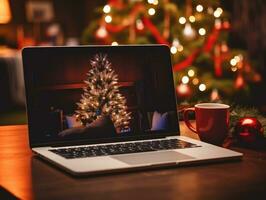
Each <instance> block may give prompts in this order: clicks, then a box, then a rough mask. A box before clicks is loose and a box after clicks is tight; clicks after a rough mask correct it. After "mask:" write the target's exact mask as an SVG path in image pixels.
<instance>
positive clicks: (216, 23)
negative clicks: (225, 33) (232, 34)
mask: <svg viewBox="0 0 266 200" xmlns="http://www.w3.org/2000/svg"><path fill="white" fill-rule="evenodd" d="M214 27H215V28H216V29H221V28H222V21H221V20H220V19H215V21H214Z"/></svg>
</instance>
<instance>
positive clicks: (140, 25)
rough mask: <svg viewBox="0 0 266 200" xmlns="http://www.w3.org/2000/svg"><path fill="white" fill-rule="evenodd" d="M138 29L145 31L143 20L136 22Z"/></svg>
mask: <svg viewBox="0 0 266 200" xmlns="http://www.w3.org/2000/svg"><path fill="white" fill-rule="evenodd" d="M136 28H137V29H138V30H143V29H144V24H143V22H142V20H141V19H137V20H136Z"/></svg>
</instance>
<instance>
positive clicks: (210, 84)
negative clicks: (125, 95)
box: [82, 0, 261, 103]
mask: <svg viewBox="0 0 266 200" xmlns="http://www.w3.org/2000/svg"><path fill="white" fill-rule="evenodd" d="M96 13H97V14H96V19H95V20H94V21H92V22H91V23H90V25H89V26H88V28H87V29H86V30H85V31H84V34H83V39H82V40H83V44H109V45H110V44H111V45H119V44H154V43H156V44H166V45H168V46H169V47H170V51H171V54H172V61H173V71H174V79H175V80H174V81H175V85H176V93H177V96H178V97H179V100H180V101H188V102H196V101H199V100H200V101H217V100H222V101H224V100H226V101H227V100H229V101H234V102H236V103H245V102H247V101H248V99H249V97H250V92H249V86H250V84H251V83H254V82H260V81H261V76H260V74H258V73H257V72H256V69H255V67H254V65H251V61H250V60H249V58H248V55H247V53H246V51H244V50H241V49H233V48H232V47H230V45H229V44H227V41H228V35H229V32H230V29H231V23H230V15H229V13H227V12H226V11H224V10H223V8H222V7H221V5H220V1H218V0H217V1H215V0H176V1H173V0H109V1H108V3H107V4H106V5H105V6H103V7H100V8H97V9H96Z"/></svg>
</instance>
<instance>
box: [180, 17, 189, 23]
mask: <svg viewBox="0 0 266 200" xmlns="http://www.w3.org/2000/svg"><path fill="white" fill-rule="evenodd" d="M178 21H179V23H180V24H185V23H186V21H187V20H186V18H185V17H179V20H178Z"/></svg>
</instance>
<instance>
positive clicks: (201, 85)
mask: <svg viewBox="0 0 266 200" xmlns="http://www.w3.org/2000/svg"><path fill="white" fill-rule="evenodd" d="M199 90H200V91H201V92H203V91H205V90H206V85H205V84H204V83H201V84H200V85H199Z"/></svg>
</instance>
